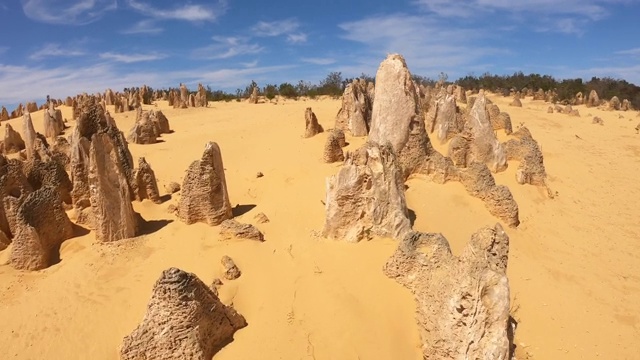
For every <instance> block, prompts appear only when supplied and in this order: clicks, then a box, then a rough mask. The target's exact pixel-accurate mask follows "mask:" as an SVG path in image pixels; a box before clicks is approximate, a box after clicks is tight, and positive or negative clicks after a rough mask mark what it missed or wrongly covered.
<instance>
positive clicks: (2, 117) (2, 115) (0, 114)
mask: <svg viewBox="0 0 640 360" xmlns="http://www.w3.org/2000/svg"><path fill="white" fill-rule="evenodd" d="M7 120H9V112H8V111H7V108H6V107H4V106H3V107H2V109H1V110H0V121H7Z"/></svg>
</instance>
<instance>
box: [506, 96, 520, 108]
mask: <svg viewBox="0 0 640 360" xmlns="http://www.w3.org/2000/svg"><path fill="white" fill-rule="evenodd" d="M509 106H515V107H522V101H520V97H518V96H516V97H514V98H513V101H512V102H510V103H509Z"/></svg>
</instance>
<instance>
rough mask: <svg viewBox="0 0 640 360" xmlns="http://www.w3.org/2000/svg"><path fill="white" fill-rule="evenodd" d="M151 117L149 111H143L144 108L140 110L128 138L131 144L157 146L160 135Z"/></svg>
mask: <svg viewBox="0 0 640 360" xmlns="http://www.w3.org/2000/svg"><path fill="white" fill-rule="evenodd" d="M150 115H151V114H150V113H149V112H148V111H142V108H138V114H137V117H136V122H135V123H134V124H133V127H132V128H131V130H130V131H129V135H128V136H127V140H128V141H129V142H131V143H134V144H155V143H157V142H158V136H159V135H160V134H159V133H158V131H157V130H158V129H157V126H156V124H155V123H154V122H153V121H152V120H151V118H150Z"/></svg>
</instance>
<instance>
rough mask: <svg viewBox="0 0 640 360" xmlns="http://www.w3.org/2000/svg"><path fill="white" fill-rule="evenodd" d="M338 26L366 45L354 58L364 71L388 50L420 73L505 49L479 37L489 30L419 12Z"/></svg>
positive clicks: (456, 65) (468, 62) (450, 68)
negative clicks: (400, 56)
mask: <svg viewBox="0 0 640 360" xmlns="http://www.w3.org/2000/svg"><path fill="white" fill-rule="evenodd" d="M339 27H340V28H341V29H342V30H344V34H343V35H342V37H343V38H344V39H347V40H351V41H354V42H357V43H360V44H361V45H362V46H363V47H364V51H360V50H358V54H359V55H358V56H359V57H360V58H356V59H353V60H352V61H353V62H355V64H354V65H358V66H361V68H362V70H361V71H372V70H373V69H371V65H372V63H374V64H375V63H379V61H380V60H379V59H384V57H385V56H386V54H388V53H396V52H397V53H401V54H403V55H404V57H405V59H406V60H407V64H408V65H409V67H410V68H411V69H412V71H416V72H417V73H420V74H438V73H439V72H440V71H445V72H450V73H455V72H457V71H459V70H460V68H465V67H466V68H467V69H468V68H469V66H470V65H472V64H474V63H479V62H481V61H480V60H481V59H482V58H483V57H485V56H487V55H492V54H497V53H504V50H502V49H497V48H494V47H491V46H487V45H484V44H483V42H481V41H478V40H480V39H484V38H486V37H488V36H489V35H490V33H489V34H488V33H486V32H484V31H483V30H479V29H466V28H464V27H462V26H456V27H452V26H451V24H449V23H446V22H439V21H436V20H433V19H431V18H429V17H425V16H419V15H407V14H392V15H384V16H374V17H368V18H365V19H362V20H358V21H353V22H347V23H343V24H340V25H339ZM425 34H428V36H425ZM371 59H376V61H372V60H371ZM374 69H375V67H374ZM358 73H359V72H358Z"/></svg>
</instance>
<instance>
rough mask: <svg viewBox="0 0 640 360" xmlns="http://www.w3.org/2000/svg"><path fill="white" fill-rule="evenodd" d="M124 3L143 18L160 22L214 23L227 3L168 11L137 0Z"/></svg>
mask: <svg viewBox="0 0 640 360" xmlns="http://www.w3.org/2000/svg"><path fill="white" fill-rule="evenodd" d="M126 1H127V4H128V5H129V6H130V7H131V8H132V9H134V10H136V11H138V12H140V13H141V14H143V15H145V16H149V17H152V18H155V19H160V20H184V21H192V22H204V21H215V20H216V19H218V17H219V16H220V15H222V14H223V13H224V12H225V11H226V8H227V2H226V1H224V0H223V1H219V2H218V3H216V4H213V5H200V4H191V3H187V4H181V5H178V6H176V7H173V8H170V9H160V8H157V7H154V6H153V5H152V4H150V3H147V2H142V1H138V0H126Z"/></svg>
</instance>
